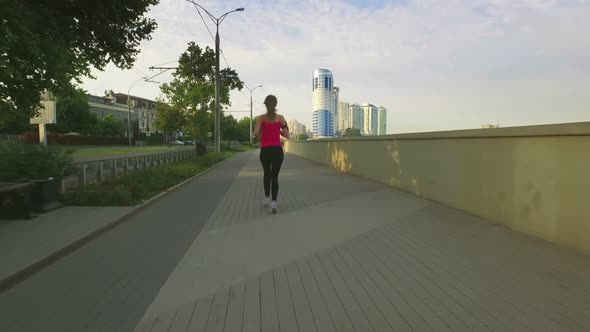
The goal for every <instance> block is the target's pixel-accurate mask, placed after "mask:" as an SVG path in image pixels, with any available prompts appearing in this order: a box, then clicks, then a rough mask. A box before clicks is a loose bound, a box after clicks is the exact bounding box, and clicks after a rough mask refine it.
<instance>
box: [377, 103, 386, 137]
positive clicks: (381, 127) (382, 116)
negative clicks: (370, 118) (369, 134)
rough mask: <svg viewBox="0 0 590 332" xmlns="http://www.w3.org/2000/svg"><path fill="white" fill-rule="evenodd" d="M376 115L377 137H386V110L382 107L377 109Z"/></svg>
mask: <svg viewBox="0 0 590 332" xmlns="http://www.w3.org/2000/svg"><path fill="white" fill-rule="evenodd" d="M377 112H378V113H379V115H378V119H377V122H378V125H377V127H378V130H377V135H387V109H386V108H385V107H383V106H379V107H378V108H377Z"/></svg>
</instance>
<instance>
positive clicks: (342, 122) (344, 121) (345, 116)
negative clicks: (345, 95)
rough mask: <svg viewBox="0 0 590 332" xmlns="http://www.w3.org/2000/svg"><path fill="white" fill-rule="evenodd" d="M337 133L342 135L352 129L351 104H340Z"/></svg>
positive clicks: (342, 102) (343, 102)
mask: <svg viewBox="0 0 590 332" xmlns="http://www.w3.org/2000/svg"><path fill="white" fill-rule="evenodd" d="M336 113H337V119H338V125H337V127H336V131H337V132H338V133H339V134H340V135H342V134H343V133H344V131H345V130H346V128H349V127H350V104H349V103H347V102H345V101H340V102H338V111H337V112H336Z"/></svg>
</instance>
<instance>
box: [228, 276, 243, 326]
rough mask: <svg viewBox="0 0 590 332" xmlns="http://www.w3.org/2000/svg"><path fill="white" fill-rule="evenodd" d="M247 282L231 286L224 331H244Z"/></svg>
mask: <svg viewBox="0 0 590 332" xmlns="http://www.w3.org/2000/svg"><path fill="white" fill-rule="evenodd" d="M245 291H246V282H245V281H242V282H240V283H239V284H237V285H234V286H232V287H231V290H230V293H229V294H230V296H229V304H228V308H227V318H226V321H225V329H224V332H234V331H236V332H238V331H242V323H243V321H244V300H245Z"/></svg>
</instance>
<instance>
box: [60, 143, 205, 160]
mask: <svg viewBox="0 0 590 332" xmlns="http://www.w3.org/2000/svg"><path fill="white" fill-rule="evenodd" d="M67 148H68V149H74V153H73V154H72V156H73V157H74V158H85V157H98V156H111V155H118V154H129V153H141V152H156V151H172V150H179V149H189V150H190V149H194V146H172V147H168V146H167V145H155V146H77V147H76V146H74V147H67Z"/></svg>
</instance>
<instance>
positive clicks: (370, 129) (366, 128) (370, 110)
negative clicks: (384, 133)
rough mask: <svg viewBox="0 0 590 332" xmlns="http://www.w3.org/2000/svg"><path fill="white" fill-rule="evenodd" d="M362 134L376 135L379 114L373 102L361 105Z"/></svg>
mask: <svg viewBox="0 0 590 332" xmlns="http://www.w3.org/2000/svg"><path fill="white" fill-rule="evenodd" d="M362 107H363V117H364V121H363V129H362V130H361V131H362V133H363V135H368V136H373V135H377V132H378V123H379V116H378V113H377V107H376V106H375V105H373V104H364V105H363V106H362Z"/></svg>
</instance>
